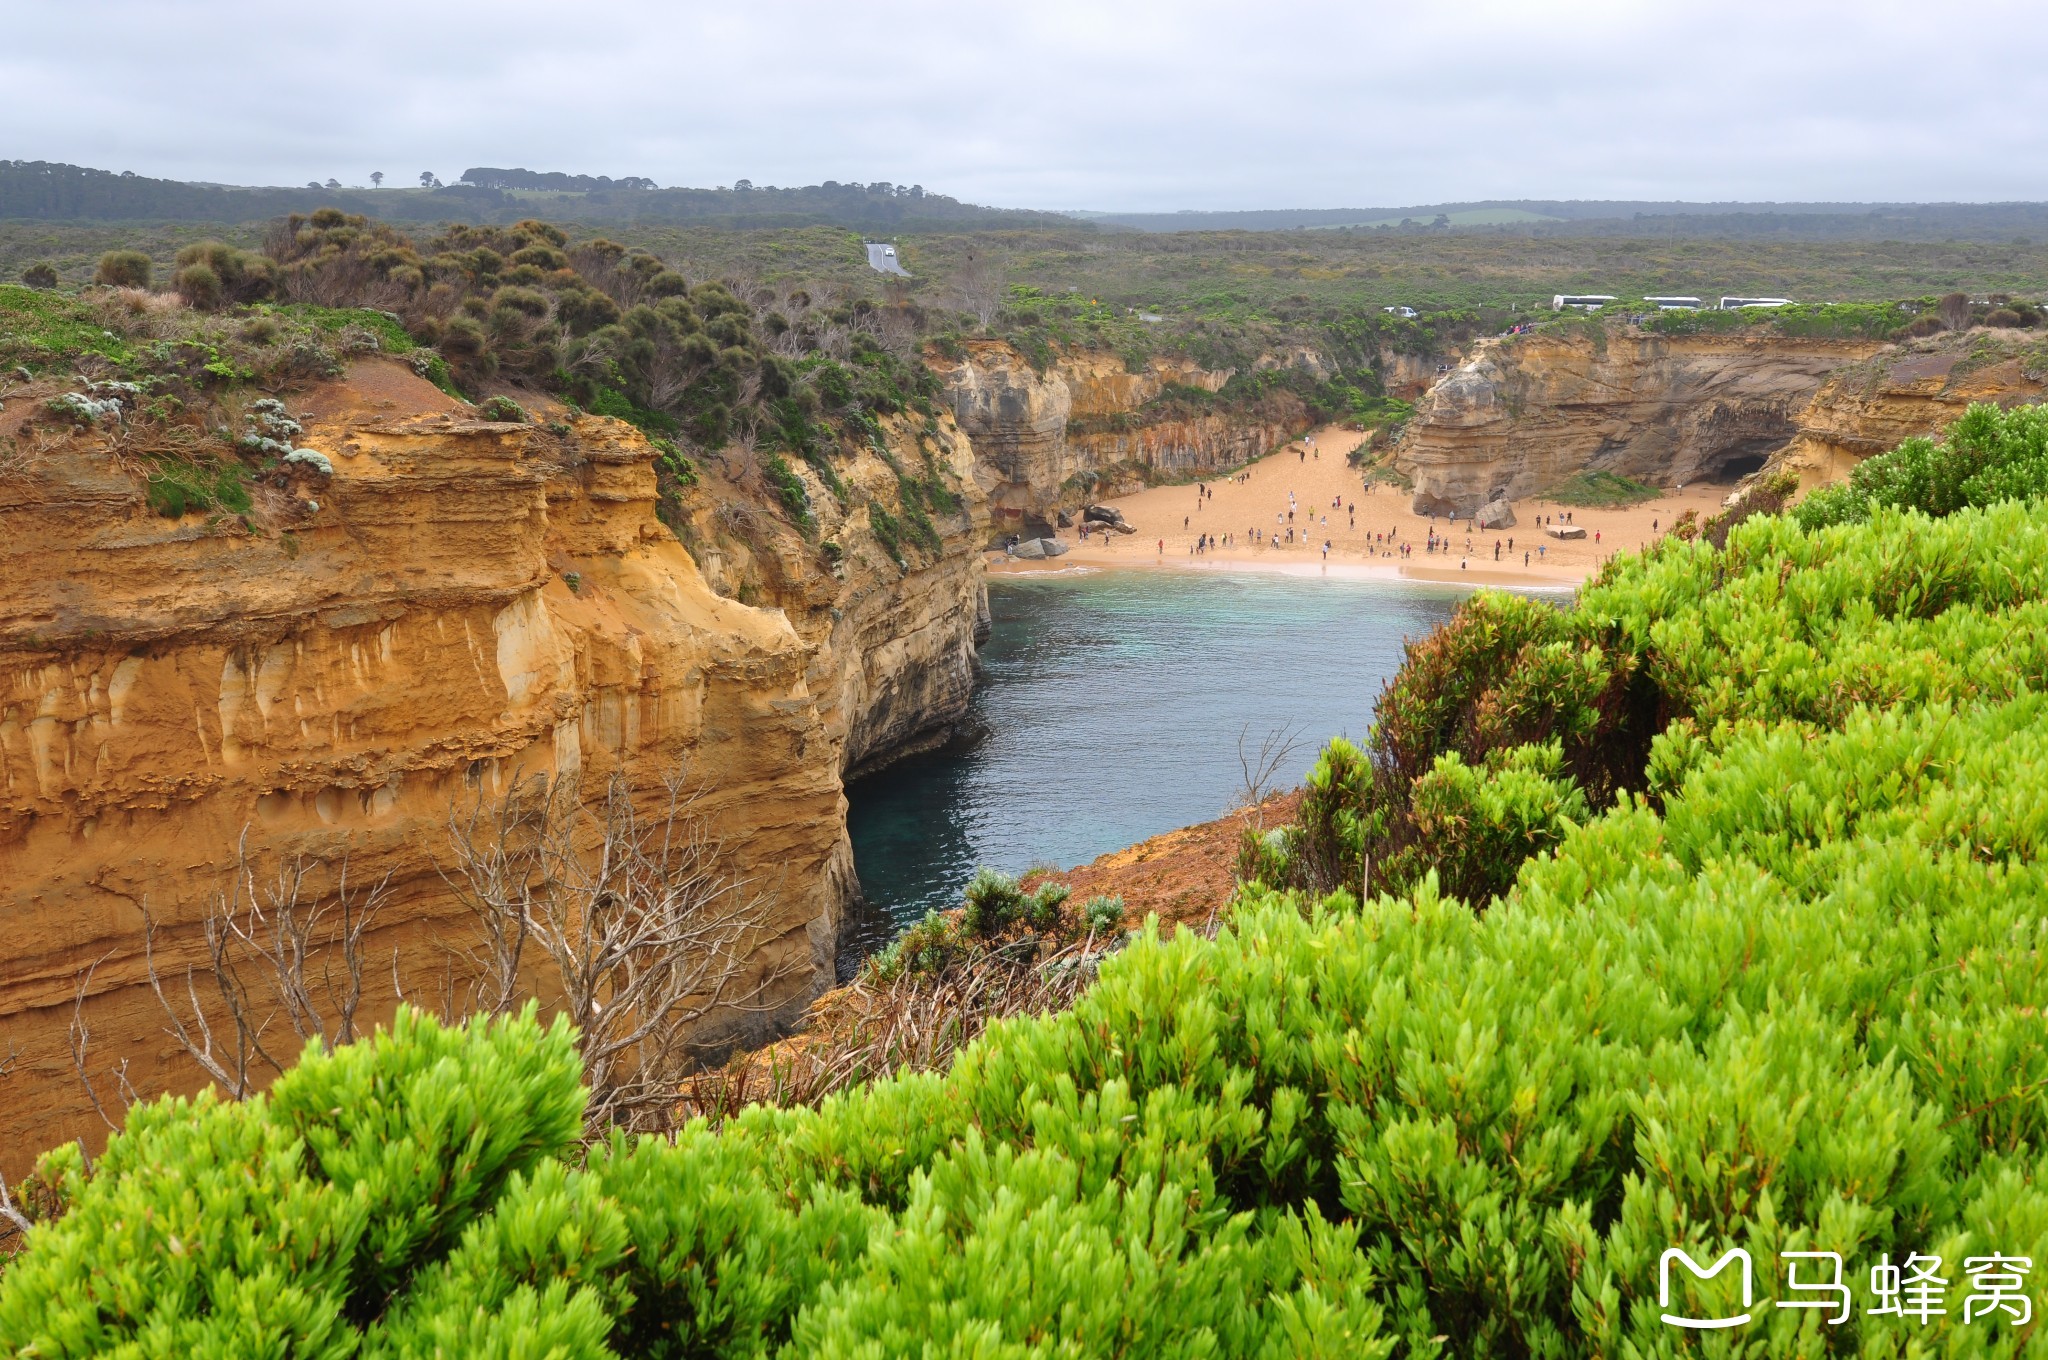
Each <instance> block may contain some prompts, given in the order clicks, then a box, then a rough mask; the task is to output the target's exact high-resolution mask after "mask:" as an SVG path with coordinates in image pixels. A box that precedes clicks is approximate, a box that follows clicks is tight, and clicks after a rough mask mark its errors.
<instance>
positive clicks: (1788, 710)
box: [1239, 412, 2048, 903]
mask: <svg viewBox="0 0 2048 1360" xmlns="http://www.w3.org/2000/svg"><path fill="white" fill-rule="evenodd" d="M2015 417H2016V418H2015ZM1993 419H1994V417H1993V413H1988V412H1987V413H1986V414H1985V415H1983V416H1979V417H1977V418H1975V419H1974V420H1973V425H1984V424H1987V423H1990V422H1992V421H1993ZM2002 419H2003V420H2004V422H2005V423H2004V424H2002V425H2001V426H2000V428H2003V429H2011V428H2012V427H2014V426H2019V427H2021V428H2032V427H2033V421H2034V420H2035V419H2036V418H2035V417H2032V416H2025V415H2020V414H2019V413H2015V416H2014V417H2005V418H2002ZM1971 437H1974V436H1972V435H1970V434H1967V433H1966V435H1965V438H1971ZM2008 442H2009V443H2010V444H2011V445H2013V446H2014V447H2020V448H2024V447H2025V442H2024V440H2018V439H2015V440H2011V441H2008ZM2024 465H2025V464H2024V460H2023V458H2022V457H2021V456H2018V455H2015V456H2014V457H2012V458H2011V459H2010V460H2008V462H2007V463H2006V464H2004V466H2007V467H2023V466H2024ZM1986 480H1987V481H1988V480H1989V479H1988V478H1987V479H1986ZM1779 491H1780V489H1779V488H1776V487H1774V486H1770V485H1761V484H1760V486H1759V487H1758V488H1757V489H1756V490H1755V491H1753V493H1752V496H1753V498H1754V497H1757V496H1762V497H1764V498H1765V499H1767V500H1769V499H1770V498H1772V497H1776V496H1778V495H1779ZM1869 513H1870V514H1871V516H1872V518H1871V519H1870V520H1869V521H1868V523H1867V524H1863V525H1857V526H1841V527H1836V528H1829V529H1824V530H1815V531H1811V532H1809V531H1807V530H1804V529H1802V528H1801V527H1800V525H1799V524H1798V523H1796V522H1795V521H1793V520H1792V519H1790V518H1788V517H1785V516H1781V515H1772V514H1755V515H1752V516H1750V517H1748V518H1745V519H1739V520H1737V521H1735V522H1733V523H1730V522H1728V521H1722V522H1720V523H1717V524H1716V525H1714V526H1713V533H1712V534H1711V535H1709V536H1707V537H1704V538H1701V539H1698V540H1695V541H1690V542H1687V541H1680V540H1672V541H1668V542H1665V543H1663V544H1660V545H1658V546H1657V547H1655V548H1653V549H1651V550H1649V551H1647V552H1645V553H1643V554H1640V555H1628V556H1624V557H1622V558H1619V559H1617V560H1616V561H1615V562H1613V563H1612V564H1610V565H1609V567H1608V568H1607V569H1606V571H1605V572H1604V573H1603V575H1602V576H1601V578H1600V579H1599V580H1598V581H1597V582H1595V583H1593V584H1592V585H1589V586H1587V587H1586V588H1584V589H1583V590H1582V591H1581V592H1580V595H1579V598H1578V600H1577V602H1576V604H1575V605H1574V606H1573V607H1572V608H1570V609H1566V610H1558V609H1554V608H1552V607H1550V606H1548V605H1545V604H1541V603H1538V602H1536V601H1532V600H1528V599H1523V598H1519V597H1511V596H1503V595H1492V594H1487V593H1484V592H1482V593H1480V594H1477V595H1475V596H1474V597H1473V598H1472V599H1471V600H1470V601H1469V602H1468V603H1467V604H1466V605H1465V606H1464V607H1463V608H1462V609H1461V610H1460V611H1459V613H1458V614H1457V615H1456V616H1455V617H1454V618H1453V620H1452V621H1451V622H1450V623H1449V624H1447V625H1446V626H1445V627H1443V628H1441V629H1439V630H1437V631H1436V632H1435V633H1433V634H1431V635H1430V636H1429V637H1426V638H1424V639H1422V640H1420V641H1418V642H1416V643H1413V644H1411V645H1410V647H1409V648H1408V656H1407V662H1406V664H1405V665H1404V666H1403V667H1402V669H1401V672H1400V673H1399V674H1398V675H1397V676H1396V677H1395V679H1394V680H1393V681H1392V682H1390V684H1389V685H1388V687H1387V690H1386V692H1385V693H1384V694H1383V695H1382V697H1381V700H1380V703H1379V707H1378V713H1377V716H1376V719H1375V723H1374V726H1373V731H1372V740H1371V742H1370V746H1369V749H1368V750H1367V751H1366V752H1364V753H1360V752H1358V751H1357V750H1355V749H1354V748H1351V747H1350V746H1349V745H1348V744H1346V743H1333V744H1332V745H1331V747H1330V748H1329V750H1328V751H1326V752H1325V755H1324V758H1323V760H1322V761H1320V762H1319V763H1318V766H1317V769H1316V771H1315V772H1314V773H1312V775H1311V777H1310V779H1309V781H1308V785H1307V788H1306V789H1305V790H1304V797H1303V802H1302V807H1301V813H1300V817H1299V821H1298V823H1297V825H1295V826H1293V827H1290V828H1287V829H1286V830H1285V831H1284V832H1283V833H1281V835H1280V836H1279V837H1278V838H1277V840H1276V839H1275V838H1274V837H1273V836H1271V835H1270V834H1269V835H1266V836H1248V837H1247V840H1246V843H1245V844H1244V846H1243V847H1242V848H1241V851H1240V857H1239V873H1240V876H1241V877H1243V878H1245V879H1246V881H1248V882H1261V883H1266V884H1270V885H1273V886H1279V887H1298V888H1306V889H1310V890H1312V891H1316V892H1326V891H1329V890H1330V889H1332V888H1336V887H1341V886H1346V885H1353V886H1355V885H1356V884H1357V882H1358V881H1359V873H1360V864H1359V860H1358V856H1359V854H1360V853H1361V851H1363V852H1364V853H1365V854H1366V855H1367V856H1368V858H1369V859H1370V861H1371V873H1372V881H1373V882H1374V883H1375V884H1376V885H1382V886H1385V887H1387V888H1389V889H1391V890H1400V889H1403V888H1405V887H1408V886H1411V885H1413V884H1414V883H1416V882H1418V881H1419V879H1420V876H1421V875H1423V874H1424V873H1426V872H1428V871H1429V870H1430V869H1431V868H1436V869H1437V870H1438V872H1439V875H1440V881H1441V882H1442V883H1443V885H1444V886H1445V887H1446V888H1447V889H1448V890H1452V891H1456V892H1458V893H1460V894H1461V895H1462V894H1473V895H1474V896H1473V897H1472V900H1473V901H1475V902H1479V903H1483V902H1484V901H1485V900H1486V898H1487V897H1489V896H1491V895H1493V894H1495V893H1497V892H1499V891H1500V890H1501V888H1502V887H1503V886H1504V885H1505V883H1506V882H1507V881H1508V880H1509V879H1511V878H1512V876H1513V873H1514V868H1515V866H1516V865H1517V864H1519V863H1520V860H1521V857H1522V856H1523V855H1526V854H1529V853H1533V852H1535V851H1537V850H1540V849H1541V848H1542V847H1543V845H1545V844H1548V843H1550V842H1551V841H1552V840H1554V838H1555V835H1556V833H1557V829H1558V827H1559V826H1560V825H1561V822H1560V821H1558V820H1554V819H1551V818H1550V815H1549V814H1548V813H1547V812H1544V811H1543V810H1544V809H1545V808H1547V807H1549V806H1550V805H1551V804H1552V803H1553V802H1555V807H1556V811H1557V817H1558V818H1561V819H1562V820H1563V821H1577V820H1580V818H1581V815H1582V814H1581V811H1580V810H1579V809H1580V800H1583V807H1584V808H1586V809H1593V810H1598V809H1601V808H1604V807H1606V806H1609V805H1610V804H1611V803H1612V802H1613V801H1614V800H1615V799H1616V798H1617V797H1619V796H1622V795H1626V794H1630V793H1651V792H1653V785H1652V775H1653V773H1654V768H1653V759H1652V757H1653V742H1654V741H1655V740H1656V739H1657V738H1658V737H1659V734H1660V733H1663V732H1665V731H1666V730H1667V729H1668V728H1670V727H1671V725H1672V724H1673V723H1675V722H1681V721H1683V722H1685V723H1687V724H1688V725H1689V730H1691V731H1694V732H1695V733H1697V734H1699V736H1700V738H1701V740H1703V741H1705V742H1706V743H1707V744H1708V748H1711V746H1712V744H1713V743H1715V742H1718V741H1719V740H1721V739H1722V738H1721V736H1720V735H1718V734H1720V733H1723V732H1725V731H1727V730H1730V727H1729V725H1731V724H1740V723H1744V722H1757V721H1781V720H1793V721H1798V722H1803V723H1809V724H1812V725H1814V726H1815V727H1816V728H1817V729H1831V728H1834V727H1836V726H1837V725H1839V724H1840V723H1841V722H1842V721H1844V720H1845V718H1846V717H1847V715H1848V714H1849V713H1851V712H1852V711H1854V709H1855V708H1856V706H1857V705H1859V704H1866V705H1876V706H1887V707H1888V706H1892V705H1897V704H1902V703H1920V702H1928V701H1933V700H1948V701H1962V700H1975V699H1979V698H1984V697H2009V696H2010V695H2011V694H2013V693H2014V692H2015V691H2016V689H2017V688H2018V687H2020V686H2024V685H2029V684H2041V683H2044V681H2048V642H2042V641H2040V640H2038V638H2037V634H2038V630H2039V628H2040V627H2041V624H2042V623H2043V622H2048V603H2044V602H2043V601H2042V599H2041V598H2040V596H2041V586H2040V582H2041V577H2042V572H2043V566H2042V559H2041V556H2040V554H2041V553H2042V551H2043V526H2042V524H2041V522H2040V520H2039V517H2038V515H2037V513H2036V512H2035V511H2034V510H2032V509H2030V508H2029V506H2028V505H2027V504H2025V503H2021V502H2013V501H2008V502H2004V503H2001V504H1998V505H1995V506H1993V507H1991V508H1990V509H1988V510H1986V511H1983V512H1981V513H1979V514H1975V515H1972V516H1970V517H1968V518H1963V517H1961V516H1951V517H1949V518H1946V519H1929V518H1927V517H1926V516H1925V515H1923V514H1922V513H1920V512H1919V511H1917V510H1915V511H1906V512H1899V511H1895V510H1889V509H1884V508H1882V507H1881V506H1880V507H1878V508H1876V509H1873V510H1871V511H1869ZM1852 529H1853V532H1852ZM1719 536H1725V548H1724V549H1717V548H1716V546H1715V544H1714V542H1713V539H1714V538H1715V537H1719ZM1552 747H1554V749H1555V756H1554V757H1553V756H1552V755H1550V754H1548V753H1545V754H1543V755H1542V756H1541V757H1540V759H1541V762H1542V765H1543V773H1542V776H1541V779H1540V780H1539V781H1538V782H1536V783H1526V782H1524V777H1525V776H1531V777H1533V775H1534V774H1535V773H1536V770H1535V767H1534V766H1533V765H1520V764H1518V762H1523V761H1531V760H1536V759H1538V757H1537V756H1536V754H1535V753H1536V752H1538V751H1546V752H1547V748H1552ZM1518 753H1519V754H1518ZM1453 756H1454V757H1455V760H1454V761H1447V758H1448V757H1453ZM1504 762H1505V763H1504ZM1368 763H1369V765H1370V770H1369V771H1368V770H1367V768H1366V766H1367V764H1368ZM1513 770H1519V771H1520V773H1516V774H1514V775H1512V777H1510V771H1513ZM1503 779H1509V780H1510V784H1512V785H1513V787H1512V788H1511V787H1510V786H1509V785H1503V784H1500V783H1499V782H1498V781H1500V780H1503ZM1475 800H1476V801H1475ZM1518 809H1519V810H1518ZM1525 814H1527V815H1526V816H1525ZM1531 818H1533V820H1531ZM1546 825H1547V826H1548V827H1549V830H1548V831H1545V832H1543V833H1542V834H1540V835H1539V834H1535V833H1534V831H1533V828H1535V827H1539V826H1546ZM1517 844H1520V845H1521V846H1522V847H1523V848H1522V849H1520V850H1516V849H1515V847H1516V845H1517ZM1496 855H1499V856H1505V857H1506V858H1505V859H1503V860H1501V861H1500V862H1498V863H1495V862H1494V858H1493V857H1494V856H1496Z"/></svg>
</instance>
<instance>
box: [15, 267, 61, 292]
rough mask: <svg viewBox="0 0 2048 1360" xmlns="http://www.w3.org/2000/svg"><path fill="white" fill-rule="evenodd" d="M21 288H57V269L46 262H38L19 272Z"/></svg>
mask: <svg viewBox="0 0 2048 1360" xmlns="http://www.w3.org/2000/svg"><path fill="white" fill-rule="evenodd" d="M21 282H22V286H23V287H26V288H41V289H50V288H55V287H56V286H57V267H56V266H55V265H53V264H50V263H49V262H48V261H38V262H37V263H35V264H32V265H30V266H29V267H28V268H26V269H24V270H22V271H21Z"/></svg>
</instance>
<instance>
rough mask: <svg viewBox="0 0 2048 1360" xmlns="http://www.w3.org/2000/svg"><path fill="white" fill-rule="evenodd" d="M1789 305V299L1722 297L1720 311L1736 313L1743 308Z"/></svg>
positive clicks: (1790, 302) (1790, 303)
mask: <svg viewBox="0 0 2048 1360" xmlns="http://www.w3.org/2000/svg"><path fill="white" fill-rule="evenodd" d="M1791 305H1792V299H1791V298H1739V297H1724V298H1722V299H1721V310H1722V311H1724V312H1733V311H1738V310H1740V309H1741V308H1744V307H1790V306H1791Z"/></svg>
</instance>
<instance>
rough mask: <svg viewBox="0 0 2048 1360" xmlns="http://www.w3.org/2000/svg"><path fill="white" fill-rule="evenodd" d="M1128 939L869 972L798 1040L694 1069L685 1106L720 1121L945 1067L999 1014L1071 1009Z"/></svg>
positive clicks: (1027, 947) (1022, 946) (833, 999)
mask: <svg viewBox="0 0 2048 1360" xmlns="http://www.w3.org/2000/svg"><path fill="white" fill-rule="evenodd" d="M1120 943H1121V936H1118V937H1116V938H1115V939H1104V938H1100V937H1098V936H1096V935H1095V934H1094V933H1093V932H1091V933H1089V934H1088V935H1087V936H1086V937H1084V938H1083V939H1080V940H1077V941H1075V942H1074V943H1073V944H1070V945H1068V946H1066V947H1065V948H1063V949H1060V950H1058V951H1057V952H1055V953H1053V954H1051V955H1049V956H1040V955H1039V954H1038V952H1037V948H1036V946H1035V945H1034V944H1033V943H1032V942H1031V941H1029V940H1025V941H1021V942H1012V943H1011V944H1008V945H1003V946H998V947H997V948H995V949H992V950H989V951H988V952H986V953H983V954H980V955H977V956H976V957H974V958H971V959H969V960H967V961H965V962H962V963H957V964H954V965H952V966H950V967H948V968H946V969H945V970H944V971H942V972H941V973H939V974H937V975H925V974H903V975H900V976H898V977H896V978H895V979H893V980H891V981H887V982H882V981H878V980H876V979H875V978H874V977H873V976H872V975H871V974H869V973H863V974H862V975H861V976H860V977H859V978H857V979H856V980H855V981H854V982H852V983H850V984H849V985H847V986H845V987H841V988H839V989H837V990H836V991H833V992H829V993H827V994H826V995H825V996H823V997H821V998H819V1000H818V1002H817V1003H816V1004H815V1005H813V1007H812V1008H811V1011H810V1013H809V1014H808V1015H807V1016H806V1017H805V1019H804V1032H802V1033H800V1034H799V1035H797V1036H796V1037H795V1038H792V1039H789V1040H787V1041H785V1042H783V1043H780V1044H777V1045H774V1046H772V1047H770V1048H767V1049H764V1050H762V1051H760V1052H756V1053H749V1054H745V1055H742V1056H741V1057H739V1058H736V1059H734V1060H733V1061H732V1062H730V1063H728V1064H726V1065H725V1066H724V1067H722V1068H719V1069H717V1070H715V1071H707V1072H700V1073H697V1074H695V1075H693V1076H692V1077H691V1078H690V1079H689V1081H688V1082H687V1083H686V1084H685V1085H684V1087H683V1103H682V1113H683V1114H684V1115H685V1116H687V1117H689V1118H696V1117H698V1116H704V1117H707V1118H709V1119H711V1120H712V1121H713V1122H714V1123H717V1122H722V1121H723V1120H725V1119H727V1118H730V1117H731V1116H733V1115H735V1114H737V1113H739V1111H740V1110H741V1109H743V1108H744V1107H746V1106H747V1105H750V1104H769V1105H779V1106H814V1105H816V1104H818V1103H819V1102H820V1101H822V1100H824V1099H825V1098H826V1097H827V1096H829V1095H831V1094H833V1093H834V1092H835V1091H841V1090H844V1089H846V1088H847V1087H850V1086H855V1085H859V1084H860V1083H862V1082H866V1081H872V1080H874V1079H876V1078H879V1077H886V1076H889V1075H891V1074H893V1073H895V1072H898V1071H904V1070H908V1071H912V1072H924V1071H932V1070H936V1069H938V1068H942V1067H944V1066H946V1065H947V1064H949V1063H950V1062H952V1060H953V1058H954V1056H955V1055H956V1054H958V1053H959V1051H960V1050H961V1049H962V1048H964V1047H965V1046H966V1045H967V1044H969V1043H971V1042H973V1040H974V1039H975V1038H976V1037H977V1036H979V1035H980V1034H981V1032H982V1031H983V1030H984V1029H986V1028H987V1027H988V1026H989V1025H991V1024H993V1023H994V1022H996V1021H998V1020H1002V1019H1005V1018H1007V1017H1009V1016H1013V1015H1038V1014H1043V1013H1045V1012H1047V1011H1054V1010H1061V1009H1064V1008H1066V1007H1068V1006H1071V1005H1072V1004H1073V1003H1074V998H1075V997H1077V996H1079V995H1080V994H1081V992H1082V991H1083V990H1084V989H1086V988H1087V986H1088V985H1089V984H1090V983H1091V982H1093V981H1094V980H1095V975H1096V971H1097V968H1098V967H1099V965H1100V963H1101V961H1102V959H1103V957H1104V956H1105V955H1107V954H1108V953H1110V952H1112V951H1113V950H1114V949H1115V948H1116V947H1117V946H1118V945H1119V944H1120Z"/></svg>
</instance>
